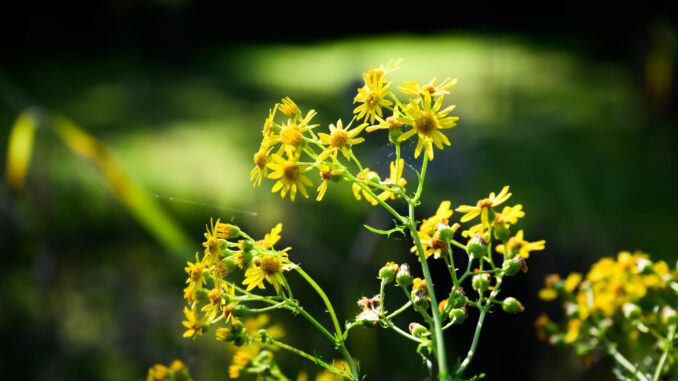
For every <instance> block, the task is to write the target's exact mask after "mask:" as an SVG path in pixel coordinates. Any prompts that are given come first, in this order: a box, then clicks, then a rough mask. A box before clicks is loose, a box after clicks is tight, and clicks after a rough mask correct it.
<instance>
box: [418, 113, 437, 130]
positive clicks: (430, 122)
mask: <svg viewBox="0 0 678 381" xmlns="http://www.w3.org/2000/svg"><path fill="white" fill-rule="evenodd" d="M414 128H416V129H417V132H419V133H420V134H422V135H424V136H430V135H431V133H432V132H433V131H435V130H436V129H437V128H438V120H437V119H436V118H435V116H434V115H433V114H431V113H430V112H422V113H421V114H420V115H419V117H418V118H417V119H415V120H414Z"/></svg>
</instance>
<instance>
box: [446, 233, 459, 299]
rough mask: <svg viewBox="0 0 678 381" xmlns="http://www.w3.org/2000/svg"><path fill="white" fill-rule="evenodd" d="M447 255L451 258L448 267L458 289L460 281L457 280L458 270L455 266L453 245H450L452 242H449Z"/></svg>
mask: <svg viewBox="0 0 678 381" xmlns="http://www.w3.org/2000/svg"><path fill="white" fill-rule="evenodd" d="M447 255H448V256H449V258H450V264H449V265H448V268H449V269H450V273H451V275H452V282H454V286H455V287H456V288H458V287H459V280H458V279H457V268H456V267H455V265H454V253H453V252H452V245H450V241H449V240H448V241H447Z"/></svg>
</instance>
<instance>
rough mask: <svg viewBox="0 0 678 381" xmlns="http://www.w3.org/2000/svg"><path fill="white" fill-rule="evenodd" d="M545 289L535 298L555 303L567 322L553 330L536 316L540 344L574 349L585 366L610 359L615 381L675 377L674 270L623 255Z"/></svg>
mask: <svg viewBox="0 0 678 381" xmlns="http://www.w3.org/2000/svg"><path fill="white" fill-rule="evenodd" d="M676 265H677V267H678V264H676ZM545 283H546V287H545V288H544V289H542V290H541V291H540V292H539V297H540V298H541V299H543V300H546V301H551V300H560V301H561V303H562V305H563V309H564V311H565V315H566V320H565V322H563V323H562V324H558V323H556V322H553V321H551V320H550V319H549V317H548V316H547V315H546V314H542V315H540V316H539V318H538V319H537V321H536V325H537V334H538V336H539V338H540V339H542V340H548V341H549V342H550V343H551V344H553V345H556V346H561V347H566V348H571V349H574V351H575V353H577V355H579V356H581V357H583V358H584V359H586V360H587V361H588V362H592V361H595V360H596V359H598V358H600V357H602V356H603V355H608V356H610V357H611V358H612V359H613V360H614V364H615V367H614V368H613V372H614V374H615V375H616V376H617V378H619V379H620V380H638V381H659V380H662V379H665V380H675V379H676V378H677V377H678V373H676V371H675V368H674V369H671V368H672V365H673V363H674V362H675V359H676V351H675V341H676V326H677V325H678V317H677V316H676V306H678V268H676V269H673V270H672V269H671V268H670V267H669V265H668V264H667V263H666V262H664V261H657V262H652V261H651V260H650V258H649V256H648V255H647V254H645V253H642V252H634V253H630V252H627V251H623V252H621V253H619V254H618V255H617V258H616V259H615V258H609V257H608V258H602V259H600V260H599V261H598V262H596V263H594V264H593V266H591V270H589V272H588V273H587V274H586V275H585V276H583V275H582V274H580V273H571V274H569V275H568V276H567V277H566V278H565V279H561V278H560V276H559V275H558V274H552V275H549V276H548V277H547V278H546V282H545Z"/></svg>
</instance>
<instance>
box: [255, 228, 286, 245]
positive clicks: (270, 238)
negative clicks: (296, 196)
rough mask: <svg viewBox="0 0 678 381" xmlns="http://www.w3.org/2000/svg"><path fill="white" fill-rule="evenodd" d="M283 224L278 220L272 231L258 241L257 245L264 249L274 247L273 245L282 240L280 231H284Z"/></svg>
mask: <svg viewBox="0 0 678 381" xmlns="http://www.w3.org/2000/svg"><path fill="white" fill-rule="evenodd" d="M282 226H283V225H282V223H280V222H278V224H277V225H275V226H274V227H273V229H271V232H270V233H266V235H264V238H263V239H260V240H259V241H257V246H259V247H261V248H262V249H272V248H273V246H274V245H275V244H276V243H278V241H280V238H282V236H281V235H280V233H282Z"/></svg>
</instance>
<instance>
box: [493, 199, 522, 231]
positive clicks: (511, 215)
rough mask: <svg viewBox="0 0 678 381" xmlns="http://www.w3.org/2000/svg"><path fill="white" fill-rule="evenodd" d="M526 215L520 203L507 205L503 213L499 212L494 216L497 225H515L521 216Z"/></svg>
mask: <svg viewBox="0 0 678 381" xmlns="http://www.w3.org/2000/svg"><path fill="white" fill-rule="evenodd" d="M523 217H525V212H523V206H522V205H521V204H518V205H516V206H505V207H504V209H502V211H501V213H497V215H496V216H495V218H494V224H495V226H496V225H498V224H508V225H515V224H517V223H518V219H519V218H523Z"/></svg>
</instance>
